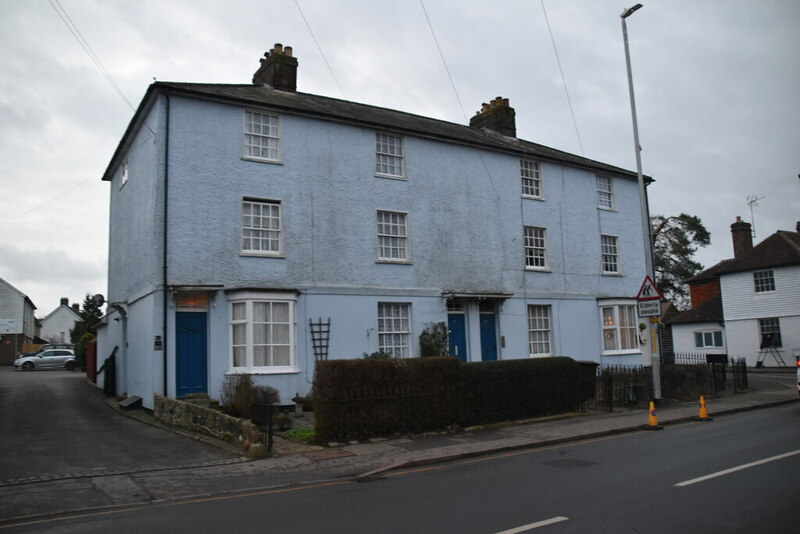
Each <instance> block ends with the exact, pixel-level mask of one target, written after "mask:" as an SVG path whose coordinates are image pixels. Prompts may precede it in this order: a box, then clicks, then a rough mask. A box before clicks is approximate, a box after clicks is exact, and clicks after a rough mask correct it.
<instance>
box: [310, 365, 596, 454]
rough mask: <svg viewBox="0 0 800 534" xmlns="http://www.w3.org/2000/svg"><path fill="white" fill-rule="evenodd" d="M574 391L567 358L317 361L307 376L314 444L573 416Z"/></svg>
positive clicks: (574, 374) (574, 369) (576, 383)
mask: <svg viewBox="0 0 800 534" xmlns="http://www.w3.org/2000/svg"><path fill="white" fill-rule="evenodd" d="M592 370H593V367H592ZM592 384H593V383H592ZM580 390H581V382H580V377H579V365H578V363H577V362H576V361H575V360H573V359H572V358H567V357H554V358H540V359H520V360H503V361H496V362H476V363H467V364H461V363H460V362H459V361H458V359H456V358H451V357H435V358H412V359H394V358H389V359H360V360H329V361H322V362H317V367H316V372H315V375H314V391H313V399H314V418H315V422H316V432H317V440H318V441H320V442H327V441H347V440H351V439H364V438H368V437H374V436H381V435H392V434H398V433H399V434H407V433H422V432H434V431H441V430H444V429H446V428H447V427H448V426H450V425H454V424H458V425H461V426H472V425H481V424H487V423H496V422H501V421H513V420H519V419H528V418H531V417H540V416H544V415H552V414H559V413H567V412H571V411H575V410H577V409H578V404H579V399H580V397H581V395H580Z"/></svg>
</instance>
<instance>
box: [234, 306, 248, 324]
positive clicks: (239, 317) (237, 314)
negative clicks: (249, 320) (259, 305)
mask: <svg viewBox="0 0 800 534" xmlns="http://www.w3.org/2000/svg"><path fill="white" fill-rule="evenodd" d="M245 307H246V304H245V303H244V302H234V303H233V307H232V308H233V309H232V312H231V315H232V316H233V320H234V321H243V320H244V319H245Z"/></svg>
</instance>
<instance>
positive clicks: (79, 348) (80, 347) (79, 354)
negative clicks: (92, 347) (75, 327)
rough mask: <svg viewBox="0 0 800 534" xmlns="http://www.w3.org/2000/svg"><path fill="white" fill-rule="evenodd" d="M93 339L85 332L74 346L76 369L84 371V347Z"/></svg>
mask: <svg viewBox="0 0 800 534" xmlns="http://www.w3.org/2000/svg"><path fill="white" fill-rule="evenodd" d="M93 339H94V336H93V335H92V334H90V333H89V332H87V333H85V334H83V335H82V336H81V337H80V339H79V340H78V342H77V343H76V344H75V362H76V364H77V368H78V369H86V346H87V345H88V344H89V342H90V341H91V340H93Z"/></svg>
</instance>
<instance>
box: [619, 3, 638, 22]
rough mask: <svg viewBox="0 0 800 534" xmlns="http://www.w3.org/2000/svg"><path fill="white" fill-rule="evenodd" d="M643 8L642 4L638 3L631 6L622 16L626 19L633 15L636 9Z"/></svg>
mask: <svg viewBox="0 0 800 534" xmlns="http://www.w3.org/2000/svg"><path fill="white" fill-rule="evenodd" d="M641 8H642V4H636V5H635V6H633V7H629V8H628V9H626V10H625V11H623V12H622V15H620V17H622V18H623V19H626V18H628V17H630V16H631V15H633V13H634V12H635V11H637V10H639V9H641Z"/></svg>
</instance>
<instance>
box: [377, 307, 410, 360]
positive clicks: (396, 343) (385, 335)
mask: <svg viewBox="0 0 800 534" xmlns="http://www.w3.org/2000/svg"><path fill="white" fill-rule="evenodd" d="M378 352H381V353H383V354H386V355H387V356H391V357H392V358H411V357H412V356H413V351H412V347H411V304H410V303H408V302H379V303H378Z"/></svg>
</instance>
